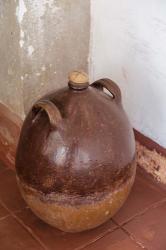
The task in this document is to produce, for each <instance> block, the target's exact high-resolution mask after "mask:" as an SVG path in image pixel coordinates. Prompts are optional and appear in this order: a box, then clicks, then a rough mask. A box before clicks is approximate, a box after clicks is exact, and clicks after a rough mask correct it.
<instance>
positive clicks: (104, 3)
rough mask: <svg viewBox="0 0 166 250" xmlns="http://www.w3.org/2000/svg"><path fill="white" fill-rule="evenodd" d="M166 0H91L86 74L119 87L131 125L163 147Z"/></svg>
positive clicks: (165, 144) (165, 133)
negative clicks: (106, 79)
mask: <svg viewBox="0 0 166 250" xmlns="http://www.w3.org/2000/svg"><path fill="white" fill-rule="evenodd" d="M165 10H166V1H163V0H150V1H144V0H139V1H136V0H125V1H121V0H116V1H114V0H98V1H96V0H92V1H91V34H92V35H91V50H90V54H91V56H90V58H91V63H90V72H91V78H92V80H96V79H98V78H102V77H109V78H111V79H112V80H114V81H115V82H117V83H118V84H119V86H120V88H121V91H122V96H123V104H124V107H125V110H126V111H127V113H128V116H129V118H130V120H131V123H132V125H133V127H134V128H135V129H137V130H138V131H140V132H142V133H143V134H144V135H146V136H148V137H150V138H151V139H153V140H154V141H156V142H158V143H159V144H160V145H161V146H163V147H166V64H165V58H166V12H165Z"/></svg>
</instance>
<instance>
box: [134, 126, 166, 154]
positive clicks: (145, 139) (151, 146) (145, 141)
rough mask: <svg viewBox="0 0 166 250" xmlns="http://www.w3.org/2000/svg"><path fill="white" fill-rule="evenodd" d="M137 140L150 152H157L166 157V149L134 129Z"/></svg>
mask: <svg viewBox="0 0 166 250" xmlns="http://www.w3.org/2000/svg"><path fill="white" fill-rule="evenodd" d="M134 134H135V139H136V141H138V142H139V143H141V144H142V145H143V146H145V147H146V148H148V149H149V150H152V151H153V150H155V151H156V152H157V153H159V154H161V155H163V156H165V157H166V148H164V147H162V146H160V145H159V144H158V143H157V142H155V141H153V140H152V139H150V138H149V137H147V136H145V135H143V134H142V133H140V132H139V131H137V130H136V129H134Z"/></svg>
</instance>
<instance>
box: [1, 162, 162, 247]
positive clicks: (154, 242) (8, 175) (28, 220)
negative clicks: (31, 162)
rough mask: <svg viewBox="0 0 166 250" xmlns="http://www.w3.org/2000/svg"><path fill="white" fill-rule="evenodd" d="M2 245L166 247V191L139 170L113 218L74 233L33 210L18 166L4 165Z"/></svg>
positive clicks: (2, 180) (2, 169)
mask: <svg viewBox="0 0 166 250" xmlns="http://www.w3.org/2000/svg"><path fill="white" fill-rule="evenodd" d="M0 249H2V250H26V249H28V250H33V249H34V250H40V249H45V250H76V249H77V250H78V249H84V250H137V249H138V250H140V249H149V250H166V191H165V189H163V188H162V187H159V186H158V185H157V184H156V183H154V182H153V181H152V180H151V179H150V178H149V177H148V176H146V175H145V174H142V173H141V172H140V171H137V177H136V181H135V184H134V187H133V190H132V192H131V194H130V196H129V198H128V200H127V202H126V203H125V205H124V206H123V207H122V208H121V210H120V211H119V212H118V213H117V214H116V215H115V216H114V218H113V219H112V220H110V221H108V222H107V223H105V224H104V225H102V226H100V227H98V228H96V229H94V230H91V231H88V232H83V233H77V234H69V233H64V232H61V231H59V230H56V229H54V228H52V227H50V226H48V225H46V224H45V223H44V222H42V221H41V220H39V219H38V218H37V217H36V216H35V215H34V214H33V213H32V212H31V211H30V209H29V208H28V207H27V206H26V204H25V203H24V201H23V200H22V198H21V196H20V193H19V191H18V188H17V185H16V181H15V173H14V171H13V170H9V169H6V168H5V167H4V166H2V164H0Z"/></svg>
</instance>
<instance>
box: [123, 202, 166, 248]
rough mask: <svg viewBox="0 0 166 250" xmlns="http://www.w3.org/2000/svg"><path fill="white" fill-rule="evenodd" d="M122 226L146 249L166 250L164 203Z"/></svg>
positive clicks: (165, 206) (165, 213) (165, 207)
mask: <svg viewBox="0 0 166 250" xmlns="http://www.w3.org/2000/svg"><path fill="white" fill-rule="evenodd" d="M124 228H125V229H126V230H127V231H128V232H129V233H130V234H133V235H134V237H136V239H137V240H139V241H140V242H141V243H142V244H143V245H144V246H145V247H147V249H148V250H166V203H164V204H163V205H161V206H159V207H157V208H152V209H150V210H149V211H147V212H146V213H145V214H143V215H141V216H138V217H136V218H134V219H133V220H132V221H131V222H129V223H128V224H126V225H125V226H124Z"/></svg>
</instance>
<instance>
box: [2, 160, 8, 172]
mask: <svg viewBox="0 0 166 250" xmlns="http://www.w3.org/2000/svg"><path fill="white" fill-rule="evenodd" d="M6 169H7V167H6V166H5V165H4V163H3V162H2V161H1V160H0V172H1V171H4V170H6Z"/></svg>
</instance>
